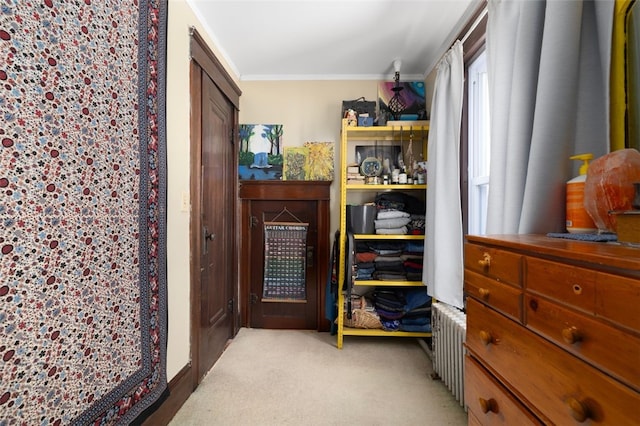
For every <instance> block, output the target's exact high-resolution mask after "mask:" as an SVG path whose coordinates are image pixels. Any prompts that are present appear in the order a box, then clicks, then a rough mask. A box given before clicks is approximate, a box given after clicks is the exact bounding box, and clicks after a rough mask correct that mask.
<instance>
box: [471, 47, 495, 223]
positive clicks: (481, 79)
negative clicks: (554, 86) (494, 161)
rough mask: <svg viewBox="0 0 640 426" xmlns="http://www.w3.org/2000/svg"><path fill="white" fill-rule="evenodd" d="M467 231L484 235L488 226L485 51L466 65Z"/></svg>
mask: <svg viewBox="0 0 640 426" xmlns="http://www.w3.org/2000/svg"><path fill="white" fill-rule="evenodd" d="M468 83H469V84H468V85H467V87H468V93H467V96H468V104H467V105H468V114H467V117H468V123H467V125H468V151H467V152H468V159H467V161H468V177H469V178H468V182H469V187H468V194H469V200H468V220H467V223H468V232H469V233H470V234H476V235H483V234H485V232H486V226H487V200H488V195H489V165H490V159H491V150H490V132H489V130H490V122H489V92H488V78H487V53H486V51H483V52H482V53H481V54H480V55H478V56H477V57H476V58H475V59H474V60H473V62H471V63H470V64H469V68H468Z"/></svg>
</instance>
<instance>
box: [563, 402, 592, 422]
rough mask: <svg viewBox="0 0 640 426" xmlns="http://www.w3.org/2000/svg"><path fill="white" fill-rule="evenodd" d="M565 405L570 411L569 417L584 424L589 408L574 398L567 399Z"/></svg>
mask: <svg viewBox="0 0 640 426" xmlns="http://www.w3.org/2000/svg"><path fill="white" fill-rule="evenodd" d="M567 405H568V406H569V410H570V411H571V417H573V418H574V419H575V420H576V421H577V422H580V423H582V422H584V421H585V420H587V419H588V418H589V408H588V407H587V405H586V404H584V403H582V402H580V401H578V400H577V399H576V398H569V399H567Z"/></svg>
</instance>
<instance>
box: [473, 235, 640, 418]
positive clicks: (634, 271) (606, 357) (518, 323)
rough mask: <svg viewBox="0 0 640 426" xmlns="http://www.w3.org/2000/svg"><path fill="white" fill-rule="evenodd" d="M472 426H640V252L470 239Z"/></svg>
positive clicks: (525, 238)
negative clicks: (532, 425)
mask: <svg viewBox="0 0 640 426" xmlns="http://www.w3.org/2000/svg"><path fill="white" fill-rule="evenodd" d="M464 288H465V295H466V296H467V297H466V308H467V337H466V349H467V351H466V355H465V401H466V403H467V404H468V412H469V424H470V425H495V424H505V425H526V424H556V425H573V424H588V425H591V424H602V425H616V426H618V425H640V393H639V392H640V248H632V247H628V246H626V247H625V246H621V245H617V244H611V243H593V242H581V241H571V240H563V239H556V238H548V237H545V236H539V235H500V236H490V237H476V236H468V237H467V241H466V243H465V279H464Z"/></svg>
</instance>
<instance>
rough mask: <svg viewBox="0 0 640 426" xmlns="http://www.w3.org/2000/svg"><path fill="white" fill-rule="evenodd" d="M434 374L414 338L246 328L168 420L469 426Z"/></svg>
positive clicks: (263, 425)
mask: <svg viewBox="0 0 640 426" xmlns="http://www.w3.org/2000/svg"><path fill="white" fill-rule="evenodd" d="M431 371H432V370H431V361H430V360H429V358H428V357H427V355H426V353H425V352H424V350H423V349H422V347H421V346H420V345H419V344H418V342H417V341H416V340H415V339H410V338H399V337H398V338H384V337H383V338H370V337H353V336H347V337H345V340H344V345H343V348H342V349H341V350H340V349H337V348H336V336H331V335H330V334H329V333H318V332H315V331H308V330H265V329H247V328H243V329H241V330H240V332H239V333H238V335H237V336H236V337H235V338H234V340H233V341H232V342H231V344H230V345H229V346H228V348H227V349H226V350H225V352H224V353H223V354H222V356H221V357H220V359H219V360H218V361H217V362H216V364H215V365H214V366H213V368H212V369H211V371H210V372H209V373H208V374H207V376H206V377H205V378H204V379H203V381H202V383H201V384H200V386H199V387H198V388H197V389H196V391H195V392H194V393H193V394H192V395H191V397H190V398H189V399H188V400H187V402H186V403H185V404H184V405H183V406H182V408H181V409H180V411H179V412H178V413H177V414H176V416H175V417H174V418H173V420H172V421H171V423H170V425H172V426H182V425H233V426H242V425H251V426H276V425H277V426H281V425H305V426H307V425H309V426H311V425H323V426H324V425H438V426H442V425H455V426H458V425H460V426H462V425H466V424H467V415H466V413H465V412H464V409H463V408H462V407H461V406H460V405H459V403H458V402H457V401H456V400H455V399H454V397H453V396H452V395H451V393H450V392H449V391H448V389H446V387H445V386H444V384H442V382H440V381H437V380H435V381H434V380H432V379H431V378H430V373H431Z"/></svg>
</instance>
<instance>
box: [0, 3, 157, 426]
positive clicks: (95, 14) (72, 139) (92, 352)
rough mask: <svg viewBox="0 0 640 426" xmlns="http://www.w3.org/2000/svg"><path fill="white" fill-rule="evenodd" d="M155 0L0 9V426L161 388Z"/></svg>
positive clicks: (148, 397)
mask: <svg viewBox="0 0 640 426" xmlns="http://www.w3.org/2000/svg"><path fill="white" fill-rule="evenodd" d="M166 11H167V4H166V0H164V1H163V0H37V1H27V0H3V1H2V4H1V6H0V111H1V113H2V120H0V142H1V144H0V221H1V223H0V424H2V425H4V424H29V425H37V424H40V425H44V424H52V425H59V424H128V423H131V422H134V421H135V420H136V419H137V418H138V417H139V416H140V415H141V414H142V413H143V412H145V410H147V409H148V408H149V407H150V406H151V405H152V404H153V403H154V402H156V401H157V400H158V399H159V398H160V397H161V396H162V395H164V394H165V391H166V387H167V384H166V365H165V364H166V362H165V358H166V328H167V324H166V323H167V319H166V310H167V308H166V272H165V270H166V248H165V243H166V232H165V228H166V213H165V212H166V207H165V205H166V202H165V199H166V196H165V191H166V181H165V174H166V165H165V163H166V155H165V124H164V116H165V102H164V97H165V93H164V92H165V75H164V74H165V46H166V40H165V37H166Z"/></svg>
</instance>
